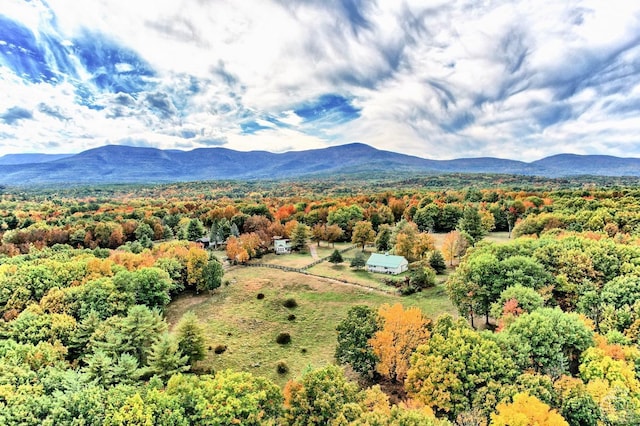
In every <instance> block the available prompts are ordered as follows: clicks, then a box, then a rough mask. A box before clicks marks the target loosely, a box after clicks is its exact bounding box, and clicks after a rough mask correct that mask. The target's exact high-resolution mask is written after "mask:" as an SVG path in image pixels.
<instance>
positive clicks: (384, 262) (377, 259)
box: [367, 253, 407, 269]
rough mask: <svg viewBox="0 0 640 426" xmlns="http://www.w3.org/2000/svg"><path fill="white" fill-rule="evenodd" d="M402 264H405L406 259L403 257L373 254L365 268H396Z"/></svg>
mask: <svg viewBox="0 0 640 426" xmlns="http://www.w3.org/2000/svg"><path fill="white" fill-rule="evenodd" d="M403 263H407V259H405V258H404V256H394V255H391V254H380V253H373V254H372V255H371V256H370V257H369V260H367V266H383V267H386V268H393V269H395V268H397V267H399V266H400V265H402V264H403Z"/></svg>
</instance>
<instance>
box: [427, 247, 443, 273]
mask: <svg viewBox="0 0 640 426" xmlns="http://www.w3.org/2000/svg"><path fill="white" fill-rule="evenodd" d="M429 266H431V267H432V268H433V270H434V271H436V274H441V273H443V272H444V271H446V270H447V264H446V263H445V261H444V257H443V256H442V252H441V251H440V250H434V251H432V252H431V254H430V255H429Z"/></svg>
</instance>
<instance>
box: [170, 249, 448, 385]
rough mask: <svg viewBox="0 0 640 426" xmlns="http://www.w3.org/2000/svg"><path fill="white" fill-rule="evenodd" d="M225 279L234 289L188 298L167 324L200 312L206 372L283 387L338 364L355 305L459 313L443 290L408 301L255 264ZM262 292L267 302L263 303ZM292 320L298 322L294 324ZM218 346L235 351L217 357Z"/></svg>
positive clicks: (174, 308)
mask: <svg viewBox="0 0 640 426" xmlns="http://www.w3.org/2000/svg"><path fill="white" fill-rule="evenodd" d="M283 257H284V256H283ZM322 265H326V263H323V264H322ZM329 265H330V264H329ZM225 280H227V281H229V285H223V286H222V287H220V288H219V289H217V290H216V291H215V292H214V293H213V294H211V295H209V294H201V295H183V296H182V297H180V298H178V299H176V300H175V301H173V302H172V303H171V304H170V305H169V306H168V307H167V321H168V322H169V324H170V325H174V324H175V323H176V322H177V321H178V320H179V319H180V318H181V317H182V315H183V314H184V313H185V312H187V311H190V310H191V311H193V312H194V313H195V314H196V316H197V318H198V320H199V322H200V323H201V324H202V325H203V326H204V329H205V333H206V340H207V342H206V347H207V355H206V358H205V359H204V360H203V361H201V362H200V363H199V364H198V368H199V369H203V370H209V369H213V370H216V371H217V370H222V369H227V368H229V369H233V370H237V371H251V372H252V373H254V374H257V375H262V376H265V377H268V378H270V379H272V380H274V381H275V382H276V383H278V384H280V385H283V384H284V383H285V382H286V381H287V380H288V379H290V378H296V377H299V376H300V375H301V373H302V372H303V371H305V369H307V368H309V367H311V368H318V367H321V366H324V365H327V364H329V363H331V362H332V361H333V355H334V350H335V345H336V332H335V328H336V325H337V324H338V322H339V321H340V320H341V319H342V318H344V317H345V316H346V313H347V311H348V310H349V308H350V307H351V306H353V305H357V304H365V305H369V306H371V307H378V306H380V305H382V304H384V303H389V304H395V303H402V304H403V305H404V306H405V307H406V306H417V307H419V308H420V309H422V310H423V311H424V312H425V314H427V315H428V316H429V317H431V318H435V317H436V316H437V315H439V314H441V313H445V312H448V313H451V314H455V309H454V307H453V305H452V304H451V302H449V300H448V298H447V295H446V293H445V292H444V289H443V288H442V286H440V285H439V286H437V287H435V288H432V289H428V290H426V291H424V292H422V293H418V294H415V295H411V296H407V297H400V296H397V295H393V294H387V293H383V292H379V291H375V290H367V289H362V288H359V287H355V286H352V285H349V284H345V283H339V282H335V281H331V280H327V279H323V278H318V277H314V276H311V275H305V274H301V273H296V272H284V271H281V270H278V269H270V268H252V267H233V268H231V269H230V270H229V271H228V272H227V273H226V274H225ZM259 294H263V295H264V298H263V299H258V295H259ZM287 299H294V300H295V301H296V303H297V306H296V307H294V308H286V307H285V306H284V305H283V304H284V302H285V301H286V300H287ZM291 315H294V316H295V319H291V320H290V319H289V318H290V316H291ZM279 333H289V334H290V335H291V343H289V344H286V345H280V344H278V343H276V337H277V336H278V334H279ZM217 346H226V347H227V349H226V351H225V352H223V353H221V354H216V353H215V349H216V347H217ZM278 361H284V362H285V363H286V364H287V366H288V367H289V373H288V374H284V375H282V374H278V373H277V371H276V365H277V363H278Z"/></svg>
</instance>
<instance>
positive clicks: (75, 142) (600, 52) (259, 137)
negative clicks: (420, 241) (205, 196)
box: [0, 0, 640, 161]
mask: <svg viewBox="0 0 640 426" xmlns="http://www.w3.org/2000/svg"><path fill="white" fill-rule="evenodd" d="M354 141H358V142H363V143H367V144H369V145H372V146H374V147H376V148H379V149H386V150H391V151H396V152H403V153H407V154H413V155H417V156H420V157H426V158H433V159H450V158H460V157H481V156H495V157H502V158H513V159H520V160H527V161H529V160H536V159H539V158H542V157H544V156H547V155H551V154H557V153H561V152H571V153H578V154H611V155H619V156H640V2H637V1H631V0H607V1H602V0H595V1H574V0H562V1H559V0H552V1H544V0H537V1H530V0H523V1H515V0H514V1H493V0H486V1H480V0H464V1H458V0H440V1H439V0H426V1H419V0H380V1H378V2H375V1H359V0H297V1H296V0H241V1H240V0H236V1H225V0H199V1H198V0H82V1H78V0H46V1H45V0H31V1H27V0H2V8H1V9H0V155H2V154H7V153H25V152H46V153H72V152H79V151H82V150H85V149H88V148H93V147H97V146H101V145H105V144H126V145H136V146H154V147H159V148H172V149H183V150H188V149H193V148H197V147H217V146H222V147H227V148H232V149H238V150H258V149H259V150H268V151H273V152H282V151H290V150H302V149H307V148H321V147H326V146H333V145H340V144H345V143H349V142H354Z"/></svg>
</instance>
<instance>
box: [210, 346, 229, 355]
mask: <svg viewBox="0 0 640 426" xmlns="http://www.w3.org/2000/svg"><path fill="white" fill-rule="evenodd" d="M226 350H227V345H218V346H216V348H215V349H214V350H213V351H214V352H215V353H216V354H218V355H220V354H221V353H224V351H226Z"/></svg>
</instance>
